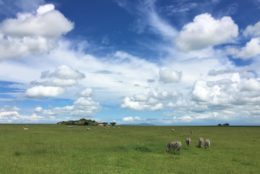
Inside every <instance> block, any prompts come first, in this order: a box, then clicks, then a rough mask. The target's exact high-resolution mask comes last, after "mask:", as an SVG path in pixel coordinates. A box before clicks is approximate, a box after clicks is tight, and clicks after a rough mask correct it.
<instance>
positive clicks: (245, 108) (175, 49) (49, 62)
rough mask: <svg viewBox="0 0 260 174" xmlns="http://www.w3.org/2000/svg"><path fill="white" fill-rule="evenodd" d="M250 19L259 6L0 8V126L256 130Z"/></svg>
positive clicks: (26, 1) (257, 88)
mask: <svg viewBox="0 0 260 174" xmlns="http://www.w3.org/2000/svg"><path fill="white" fill-rule="evenodd" d="M259 11H260V1H259V0H249V1H232V0H230V1H224V0H210V1H203V0H201V1H191V0H183V1H177V0H144V1H140V0H134V1H130V0H107V1H103V0H96V1H84V2H83V1H82V2H77V3H75V2H73V1H69V0H62V1H60V0H59V1H55V0H54V1H51V0H50V1H47V0H46V1H44V0H35V1H31V0H18V1H7V0H0V122H1V123H55V122H57V121H60V120H68V119H78V118H82V117H85V118H92V119H96V120H99V121H116V122H118V123H122V124H139V123H150V124H160V125H169V124H175V125H182V124H185V125H200V124H202V125H205V124H217V123H222V122H229V123H231V124H248V125H255V124H259V123H260V78H259V68H258V67H259V66H260V60H259V58H260V20H259V19H260V13H259Z"/></svg>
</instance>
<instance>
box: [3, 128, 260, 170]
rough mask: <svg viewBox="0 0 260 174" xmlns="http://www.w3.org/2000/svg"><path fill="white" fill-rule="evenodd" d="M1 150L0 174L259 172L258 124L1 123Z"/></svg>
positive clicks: (259, 141) (259, 137) (259, 140)
mask: <svg viewBox="0 0 260 174" xmlns="http://www.w3.org/2000/svg"><path fill="white" fill-rule="evenodd" d="M24 127H26V128H28V129H26V130H25V129H24ZM173 129H174V131H173ZM186 137H191V139H192V143H191V145H190V147H187V146H186V145H185V142H184V140H185V138H186ZM199 137H204V138H209V139H210V140H211V146H210V148H209V149H201V148H197V147H196V145H197V141H198V138H199ZM173 140H179V141H182V149H181V151H180V153H176V154H173V153H167V152H166V151H165V150H166V144H167V143H169V142H170V141H173ZM0 149H1V151H0V173H1V174H36V173H37V174H88V173H90V174H110V173H111V174H117V173H120V174H121V173H122V174H145V173H147V174H148V173H149V174H197V173H198V174H204V173H207V174H259V173H260V127H232V126H230V127H217V126H216V127H214V126H212V127H207V126H190V127H184V126H115V127H97V126H88V127H87V126H73V127H68V126H65V125H0Z"/></svg>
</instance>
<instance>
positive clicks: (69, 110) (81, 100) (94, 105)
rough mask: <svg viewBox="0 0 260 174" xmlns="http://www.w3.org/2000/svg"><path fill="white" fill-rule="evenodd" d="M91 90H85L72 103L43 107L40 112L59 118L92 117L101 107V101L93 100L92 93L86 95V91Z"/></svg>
mask: <svg viewBox="0 0 260 174" xmlns="http://www.w3.org/2000/svg"><path fill="white" fill-rule="evenodd" d="M90 90H91V89H85V90H83V91H82V92H81V94H80V96H79V97H78V98H76V99H75V100H74V102H73V104H72V105H66V106H62V107H53V108H49V109H42V110H41V111H40V113H41V114H42V115H46V116H56V117H57V118H59V117H64V116H66V117H67V118H73V117H74V118H75V117H79V118H80V117H90V116H92V114H94V113H96V112H97V111H98V110H99V108H100V106H99V103H98V102H96V101H94V100H93V98H92V95H91V93H89V94H88V95H86V92H87V91H88V92H89V91H90ZM91 91H92V90H91Z"/></svg>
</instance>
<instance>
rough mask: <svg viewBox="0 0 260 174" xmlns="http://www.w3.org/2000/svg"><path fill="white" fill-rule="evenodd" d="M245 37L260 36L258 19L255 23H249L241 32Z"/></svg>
mask: <svg viewBox="0 0 260 174" xmlns="http://www.w3.org/2000/svg"><path fill="white" fill-rule="evenodd" d="M243 34H244V36H246V37H260V21H259V22H257V23H256V24H255V25H249V26H247V27H246V29H245V30H244V32H243Z"/></svg>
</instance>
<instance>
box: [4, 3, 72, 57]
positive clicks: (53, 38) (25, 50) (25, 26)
mask: <svg viewBox="0 0 260 174" xmlns="http://www.w3.org/2000/svg"><path fill="white" fill-rule="evenodd" d="M72 29H73V23H72V22H70V21H69V20H68V19H67V18H66V17H64V16H63V14H62V13H60V12H59V11H58V10H55V7H54V5H53V4H46V5H43V6H40V7H39V8H38V9H37V11H36V12H33V13H18V14H17V16H16V18H10V19H5V20H3V21H2V22H1V23H0V60H3V59H8V58H18V57H23V56H28V55H30V54H41V53H46V52H49V51H50V50H51V49H52V48H54V47H55V46H56V43H57V39H58V38H59V37H60V36H62V35H64V34H66V33H67V32H69V31H71V30H72Z"/></svg>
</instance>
